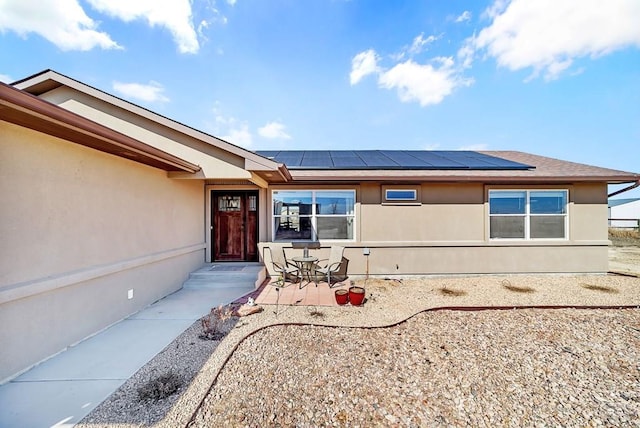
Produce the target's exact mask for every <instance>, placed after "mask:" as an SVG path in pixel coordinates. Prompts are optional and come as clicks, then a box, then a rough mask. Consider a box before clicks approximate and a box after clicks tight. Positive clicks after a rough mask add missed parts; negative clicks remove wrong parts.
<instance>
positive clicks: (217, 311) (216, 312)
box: [199, 305, 233, 340]
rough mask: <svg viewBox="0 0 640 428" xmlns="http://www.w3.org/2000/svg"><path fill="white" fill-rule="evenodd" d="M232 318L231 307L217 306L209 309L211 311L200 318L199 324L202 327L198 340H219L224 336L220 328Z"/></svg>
mask: <svg viewBox="0 0 640 428" xmlns="http://www.w3.org/2000/svg"><path fill="white" fill-rule="evenodd" d="M232 316H233V308H231V306H222V305H220V306H218V307H217V308H211V311H210V312H209V313H208V314H207V315H205V316H204V317H202V319H201V320H200V323H201V325H202V334H201V335H200V336H199V337H200V339H206V340H220V339H222V338H223V337H224V336H225V333H224V332H222V327H223V326H224V324H225V322H226V321H227V320H229V319H231V317H232Z"/></svg>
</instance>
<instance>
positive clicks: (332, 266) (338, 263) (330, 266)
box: [316, 245, 344, 288]
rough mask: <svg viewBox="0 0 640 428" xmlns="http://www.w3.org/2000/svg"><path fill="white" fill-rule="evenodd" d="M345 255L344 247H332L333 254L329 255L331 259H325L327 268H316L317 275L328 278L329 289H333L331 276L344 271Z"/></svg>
mask: <svg viewBox="0 0 640 428" xmlns="http://www.w3.org/2000/svg"><path fill="white" fill-rule="evenodd" d="M343 254H344V247H341V246H339V245H332V246H331V253H329V258H328V259H325V261H326V262H327V264H326V265H325V266H318V267H316V273H318V274H321V275H324V276H326V277H327V283H328V284H329V288H331V275H332V274H333V275H335V274H337V273H338V272H340V270H341V269H342V265H343V259H344V257H343ZM320 261H322V260H320Z"/></svg>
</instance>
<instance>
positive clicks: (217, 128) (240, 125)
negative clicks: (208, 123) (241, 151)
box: [213, 102, 253, 149]
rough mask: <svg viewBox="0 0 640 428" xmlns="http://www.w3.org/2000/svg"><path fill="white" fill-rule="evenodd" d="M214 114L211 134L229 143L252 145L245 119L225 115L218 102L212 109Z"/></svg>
mask: <svg viewBox="0 0 640 428" xmlns="http://www.w3.org/2000/svg"><path fill="white" fill-rule="evenodd" d="M213 113H214V115H215V124H214V125H213V134H214V135H216V136H218V137H219V138H221V139H223V140H225V141H228V142H229V143H231V144H235V145H237V146H242V147H244V148H247V149H250V148H251V146H253V135H252V134H251V131H250V130H249V124H248V123H247V122H246V121H243V120H238V119H236V118H235V117H232V116H225V115H224V114H223V113H222V111H221V109H220V107H219V103H217V102H216V106H215V107H214V109H213Z"/></svg>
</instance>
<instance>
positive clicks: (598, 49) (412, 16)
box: [0, 0, 640, 197]
mask: <svg viewBox="0 0 640 428" xmlns="http://www.w3.org/2000/svg"><path fill="white" fill-rule="evenodd" d="M639 22H640V1H639V0H607V1H602V0H512V1H508V0H487V1H483V0H466V1H465V0H452V1H441V0H431V1H428V0H424V1H419V0H407V1H403V0H394V1H387V0H348V1H347V0H268V1H266V0H0V81H4V82H7V83H10V82H13V81H15V80H18V79H22V78H25V77H28V76H30V75H33V74H35V73H38V72H40V71H42V70H45V69H53V70H55V71H57V72H59V73H62V74H65V75H67V76H69V77H71V78H74V79H76V80H79V81H81V82H83V83H86V84H88V85H91V86H94V87H96V88H98V89H101V90H103V91H105V92H108V93H110V94H113V95H116V96H118V97H121V98H124V99H126V100H128V101H130V102H133V103H135V104H138V105H141V106H143V107H146V108H148V109H150V110H152V111H155V112H157V113H159V114H162V115H164V116H167V117H169V118H171V119H174V120H176V121H178V122H182V123H184V124H187V125H189V126H192V127H194V128H197V129H200V130H202V131H204V132H207V133H210V134H213V135H215V136H217V137H220V138H222V139H224V140H227V141H229V142H231V143H234V144H236V145H239V146H242V147H245V148H247V149H250V150H267V149H269V150H278V149H288V150H296V149H306V150H311V149H317V150H329V149H331V150H340V149H404V150H458V149H462V150H519V151H525V152H529V153H534V154H538V155H542V156H550V157H554V158H559V159H564V160H570V161H574V162H580V163H586V164H590V165H597V166H602V167H608V168H614V169H620V170H624V171H631V172H640V25H638V23H639ZM619 197H640V189H637V190H635V191H633V192H627V193H624V194H622V195H620V196H619Z"/></svg>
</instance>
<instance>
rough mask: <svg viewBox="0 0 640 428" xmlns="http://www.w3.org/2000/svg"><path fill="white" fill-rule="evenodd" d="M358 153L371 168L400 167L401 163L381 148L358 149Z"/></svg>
mask: <svg viewBox="0 0 640 428" xmlns="http://www.w3.org/2000/svg"><path fill="white" fill-rule="evenodd" d="M356 154H357V155H358V156H359V157H360V159H362V161H363V162H364V163H365V165H367V167H369V168H376V167H377V168H382V169H383V168H398V167H399V166H400V165H398V164H397V163H395V162H393V161H392V160H391V159H389V158H388V157H387V156H385V155H383V154H382V153H381V152H380V151H379V150H358V151H356Z"/></svg>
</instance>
